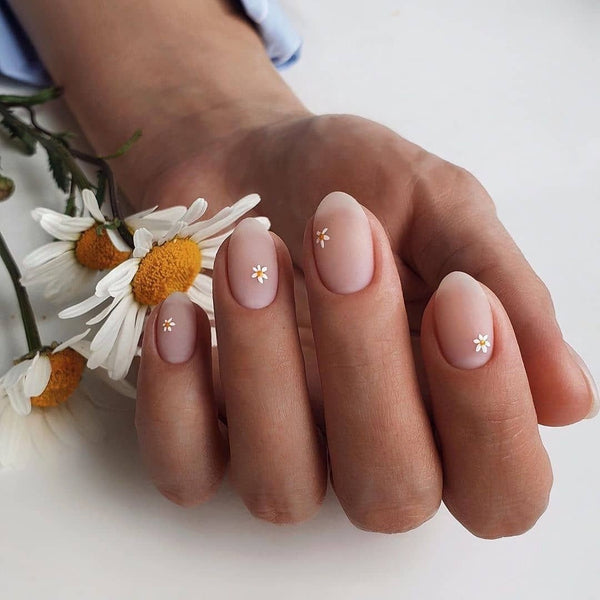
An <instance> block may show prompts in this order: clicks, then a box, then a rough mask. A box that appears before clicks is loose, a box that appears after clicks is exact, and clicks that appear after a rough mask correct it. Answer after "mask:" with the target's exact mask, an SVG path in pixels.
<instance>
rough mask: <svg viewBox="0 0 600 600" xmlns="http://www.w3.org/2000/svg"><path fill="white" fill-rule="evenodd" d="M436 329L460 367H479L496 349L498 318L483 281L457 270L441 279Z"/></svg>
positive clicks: (445, 350) (446, 351)
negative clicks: (495, 332)
mask: <svg viewBox="0 0 600 600" xmlns="http://www.w3.org/2000/svg"><path fill="white" fill-rule="evenodd" d="M434 318H435V329H436V333H437V337H438V342H439V344H440V348H441V350H442V354H443V355H444V357H445V358H446V360H447V361H448V362H449V363H450V364H451V365H452V366H454V367H456V368H457V369H477V368H478V367H482V366H483V365H485V364H486V363H487V362H488V361H489V360H490V358H491V357H492V354H493V352H494V319H493V317H492V309H491V307H490V303H489V301H488V299H487V296H486V293H485V292H484V290H483V288H482V287H481V285H480V284H479V283H478V282H477V280H475V279H473V277H471V276H470V275H467V274H466V273H462V272H460V271H455V272H454V273H450V274H449V275H446V277H444V279H442V282H441V283H440V285H439V287H438V290H437V292H436V294H435V300H434Z"/></svg>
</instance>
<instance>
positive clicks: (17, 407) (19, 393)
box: [0, 330, 133, 467]
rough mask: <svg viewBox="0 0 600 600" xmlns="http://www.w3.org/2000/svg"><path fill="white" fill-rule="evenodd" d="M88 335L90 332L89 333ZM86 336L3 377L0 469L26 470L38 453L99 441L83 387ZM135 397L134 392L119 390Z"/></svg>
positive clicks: (98, 429) (97, 423) (95, 418)
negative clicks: (33, 454) (24, 467)
mask: <svg viewBox="0 0 600 600" xmlns="http://www.w3.org/2000/svg"><path fill="white" fill-rule="evenodd" d="M88 331H89V330H88ZM87 333H88V332H87V331H86V332H85V333H83V334H81V335H78V336H75V337H74V338H72V339H70V340H68V341H67V342H65V343H63V344H60V345H59V346H57V347H55V348H54V349H53V350H51V349H45V350H42V351H39V352H36V353H35V355H34V356H33V357H32V358H30V359H26V360H23V361H21V362H19V363H18V364H17V365H15V366H14V367H12V368H11V369H10V370H9V371H8V372H7V373H6V374H5V375H4V376H3V377H2V378H0V467H3V466H4V467H11V466H13V467H16V466H23V465H24V464H25V463H26V462H27V461H28V459H29V458H30V457H31V454H32V451H33V450H37V451H38V452H39V453H40V454H42V455H44V456H45V455H48V454H51V453H54V452H55V451H56V450H57V449H58V446H60V445H61V443H62V444H67V445H71V446H73V445H79V444H80V443H81V442H83V441H84V440H89V441H98V440H100V439H101V438H102V437H103V435H104V431H103V428H102V426H101V424H100V421H99V419H98V415H97V414H96V409H95V407H94V404H93V403H92V400H91V397H90V395H89V393H88V391H87V389H86V388H85V386H84V385H82V384H81V376H82V374H83V371H84V368H85V363H86V358H85V356H84V354H82V352H81V350H82V349H83V352H85V347H86V343H85V342H83V341H82V338H83V337H84V336H85V335H86V334H87ZM119 391H120V392H126V393H127V395H131V393H132V392H133V388H131V387H128V388H127V389H126V387H125V386H122V387H120V389H119Z"/></svg>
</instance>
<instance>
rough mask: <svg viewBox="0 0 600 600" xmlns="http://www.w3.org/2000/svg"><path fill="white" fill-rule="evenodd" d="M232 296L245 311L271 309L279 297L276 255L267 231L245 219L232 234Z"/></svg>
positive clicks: (229, 257) (229, 263)
mask: <svg viewBox="0 0 600 600" xmlns="http://www.w3.org/2000/svg"><path fill="white" fill-rule="evenodd" d="M227 273H228V276H229V285H230V287H231V293H232V294H233V297H234V298H235V299H236V300H237V302H238V303H239V304H241V305H242V306H245V307H246V308H264V307H265V306H269V304H271V302H273V300H275V296H276V294H277V281H278V269H277V252H276V250H275V244H274V242H273V238H272V237H271V234H270V233H269V231H268V229H267V228H266V227H265V226H264V225H263V224H262V223H261V222H260V221H257V220H256V219H252V218H249V219H244V220H243V221H241V222H240V223H239V224H238V226H237V227H236V228H235V230H234V232H233V233H232V234H231V238H230V241H229V248H228V249H227Z"/></svg>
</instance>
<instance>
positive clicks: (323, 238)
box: [315, 227, 330, 248]
mask: <svg viewBox="0 0 600 600" xmlns="http://www.w3.org/2000/svg"><path fill="white" fill-rule="evenodd" d="M328 229H329V227H324V228H323V231H317V239H316V241H315V243H316V244H317V246H318V245H319V244H321V248H325V242H327V241H329V239H330V238H329V236H328V235H327V230H328Z"/></svg>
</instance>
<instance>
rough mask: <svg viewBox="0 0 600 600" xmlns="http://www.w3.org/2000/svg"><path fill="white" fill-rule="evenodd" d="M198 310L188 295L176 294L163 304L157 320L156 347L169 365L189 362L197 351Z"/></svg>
mask: <svg viewBox="0 0 600 600" xmlns="http://www.w3.org/2000/svg"><path fill="white" fill-rule="evenodd" d="M196 330H197V326H196V309H195V308H194V305H193V304H192V301H191V300H190V299H189V298H188V297H187V295H186V294H183V293H181V292H175V293H174V294H171V295H170V296H169V297H168V298H167V299H166V300H164V302H163V303H162V304H161V307H160V309H159V310H158V317H157V318H156V347H157V350H158V354H159V355H160V357H161V358H162V359H163V360H164V361H165V362H168V363H171V364H180V363H184V362H187V361H188V360H189V359H190V358H191V357H192V355H193V354H194V351H195V349H196Z"/></svg>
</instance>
